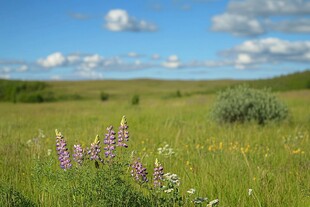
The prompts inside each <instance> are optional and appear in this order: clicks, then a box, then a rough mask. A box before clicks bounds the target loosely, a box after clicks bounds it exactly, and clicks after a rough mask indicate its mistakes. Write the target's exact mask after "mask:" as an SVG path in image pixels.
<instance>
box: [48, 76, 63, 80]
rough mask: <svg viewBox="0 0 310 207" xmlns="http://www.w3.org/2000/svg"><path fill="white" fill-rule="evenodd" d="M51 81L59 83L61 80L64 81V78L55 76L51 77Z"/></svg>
mask: <svg viewBox="0 0 310 207" xmlns="http://www.w3.org/2000/svg"><path fill="white" fill-rule="evenodd" d="M51 80H54V81H59V80H62V78H61V76H60V75H53V76H51Z"/></svg>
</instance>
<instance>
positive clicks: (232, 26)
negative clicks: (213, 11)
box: [212, 13, 265, 36]
mask: <svg viewBox="0 0 310 207" xmlns="http://www.w3.org/2000/svg"><path fill="white" fill-rule="evenodd" d="M212 23H213V26H212V30H213V31H218V32H229V33H232V34H233V35H236V36H253V35H260V34H263V33H264V32H265V29H264V28H263V26H262V25H261V23H260V22H259V21H258V20H257V19H255V18H252V17H249V16H243V15H239V14H230V13H225V14H221V15H217V16H214V17H213V18H212Z"/></svg>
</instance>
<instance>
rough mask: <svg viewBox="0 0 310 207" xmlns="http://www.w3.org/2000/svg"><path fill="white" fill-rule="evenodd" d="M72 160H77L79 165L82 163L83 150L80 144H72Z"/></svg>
mask: <svg viewBox="0 0 310 207" xmlns="http://www.w3.org/2000/svg"><path fill="white" fill-rule="evenodd" d="M73 160H74V161H75V162H77V163H78V164H79V165H80V166H81V165H82V163H83V160H84V150H83V148H82V147H81V145H80V144H77V145H74V154H73Z"/></svg>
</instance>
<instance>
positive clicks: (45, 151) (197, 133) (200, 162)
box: [0, 90, 310, 207]
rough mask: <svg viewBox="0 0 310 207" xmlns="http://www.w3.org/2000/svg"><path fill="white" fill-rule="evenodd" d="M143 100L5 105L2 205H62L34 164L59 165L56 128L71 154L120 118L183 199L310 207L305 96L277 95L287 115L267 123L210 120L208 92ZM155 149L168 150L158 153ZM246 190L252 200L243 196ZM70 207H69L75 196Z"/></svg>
mask: <svg viewBox="0 0 310 207" xmlns="http://www.w3.org/2000/svg"><path fill="white" fill-rule="evenodd" d="M182 91H183V90H182ZM135 92H136V91H135ZM300 93H302V94H304V95H303V96H300V95H299V94H300ZM112 94H113V93H112ZM139 94H142V95H141V98H142V99H143V101H142V102H141V103H140V104H139V105H138V106H134V107H133V106H131V104H130V97H131V94H124V95H123V96H122V97H125V98H127V99H125V100H124V99H113V98H111V99H109V101H107V102H101V101H100V100H99V99H98V98H97V100H88V101H86V100H85V101H79V102H74V101H69V102H62V103H60V102H56V103H45V104H42V105H35V104H15V105H14V104H9V103H1V104H0V114H1V117H2V118H1V119H0V140H1V147H0V157H1V158H0V184H1V185H0V186H1V188H0V198H1V199H0V202H5V199H3V198H12V199H11V200H10V201H12V200H14V199H15V202H16V203H17V204H18V202H23V203H26V204H27V203H28V204H29V205H30V206H31V205H32V204H37V205H39V206H57V205H60V204H61V203H59V199H60V198H63V197H62V196H61V195H57V194H53V191H51V189H52V188H53V187H54V188H57V187H59V186H60V183H57V182H56V186H52V184H50V180H51V178H49V177H48V175H49V174H48V172H45V174H44V173H43V174H42V179H41V181H40V182H41V184H42V186H46V189H45V190H42V189H40V188H39V187H38V186H37V185H35V181H34V180H33V173H35V172H38V171H36V170H38V169H40V168H37V167H38V163H40V160H41V161H42V160H43V161H44V160H50V159H51V162H50V163H49V164H50V165H51V169H56V168H57V167H58V164H57V160H56V159H57V157H56V156H57V155H56V152H55V150H54V149H55V138H54V137H55V135H54V129H56V128H57V129H59V130H61V131H63V132H65V134H66V138H67V140H68V147H69V148H70V149H72V148H73V144H74V143H77V142H78V141H79V142H81V144H84V145H87V144H88V143H91V142H92V141H93V139H94V135H96V134H99V135H103V133H105V132H104V130H103V129H104V128H106V127H107V126H109V125H114V126H118V125H119V117H121V116H122V115H124V114H126V116H127V117H128V120H129V123H130V133H131V140H130V148H131V149H134V150H136V155H137V156H139V157H141V158H142V159H143V163H144V165H145V167H146V168H152V166H153V164H154V160H155V159H156V158H158V159H159V160H160V162H161V163H162V165H163V166H164V167H165V172H171V173H176V174H178V176H179V177H180V181H181V185H180V192H184V194H186V191H188V190H189V189H191V188H195V190H196V192H195V196H201V197H208V198H209V199H212V198H218V199H219V200H220V206H273V207H277V206H279V207H280V206H281V207H283V206H300V207H303V206H304V207H307V206H309V205H310V197H309V196H310V195H309V189H310V183H309V180H310V175H309V170H310V169H309V149H310V144H309V143H310V142H309V141H310V140H309V134H310V129H309V124H310V114H309V108H308V104H309V101H310V100H309V98H307V97H310V96H309V95H310V94H309V91H302V92H298V93H296V92H290V93H285V94H284V93H283V94H279V95H280V96H279V97H280V98H281V99H282V100H283V101H284V102H286V103H287V104H288V107H289V109H290V110H291V112H292V113H291V114H292V117H291V118H290V120H289V121H287V122H285V123H281V124H270V125H267V126H264V127H262V126H258V125H256V124H253V123H248V124H243V125H241V124H233V125H228V124H227V125H218V124H216V123H214V122H211V121H210V120H209V118H208V114H209V109H210V106H211V105H212V103H213V100H214V96H213V95H194V96H190V97H186V96H183V97H182V98H177V99H161V98H160V97H161V96H160V95H159V96H156V95H154V96H152V95H149V96H144V95H143V93H139ZM112 97H113V95H112ZM297 100H298V101H297ZM39 129H40V130H42V131H40V132H39V131H38V130H39ZM43 135H44V136H43ZM165 145H168V146H167V147H166V148H165ZM158 148H161V149H163V148H165V149H166V150H168V151H166V152H167V153H159V152H160V151H161V150H160V149H158ZM169 150H170V151H171V150H172V151H173V152H174V153H169ZM52 157H54V158H52ZM45 164H46V163H45ZM47 164H48V163H47ZM42 166H45V165H42ZM34 169H36V170H34ZM57 169H58V168H57ZM42 170H43V171H46V170H48V168H46V167H44V168H43V169H42ZM60 176H61V175H60ZM72 178H74V177H72ZM82 178H83V177H82ZM82 178H81V179H82ZM57 185H59V186H57ZM49 186H50V187H49ZM249 189H252V190H253V194H251V195H249V194H248V192H249ZM138 192H140V193H141V194H143V193H145V192H144V191H143V190H142V191H139V189H138ZM64 199H67V197H66V196H65V198H64ZM10 204H11V206H13V204H14V202H13V201H12V202H11V203H10ZM67 204H68V205H71V206H72V205H74V203H73V201H72V200H67ZM0 205H8V203H4V204H3V203H0ZM115 206H117V204H115Z"/></svg>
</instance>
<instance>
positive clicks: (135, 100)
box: [131, 94, 140, 105]
mask: <svg viewBox="0 0 310 207" xmlns="http://www.w3.org/2000/svg"><path fill="white" fill-rule="evenodd" d="M139 103H140V97H139V95H137V94H135V95H133V96H132V98H131V105H139Z"/></svg>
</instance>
